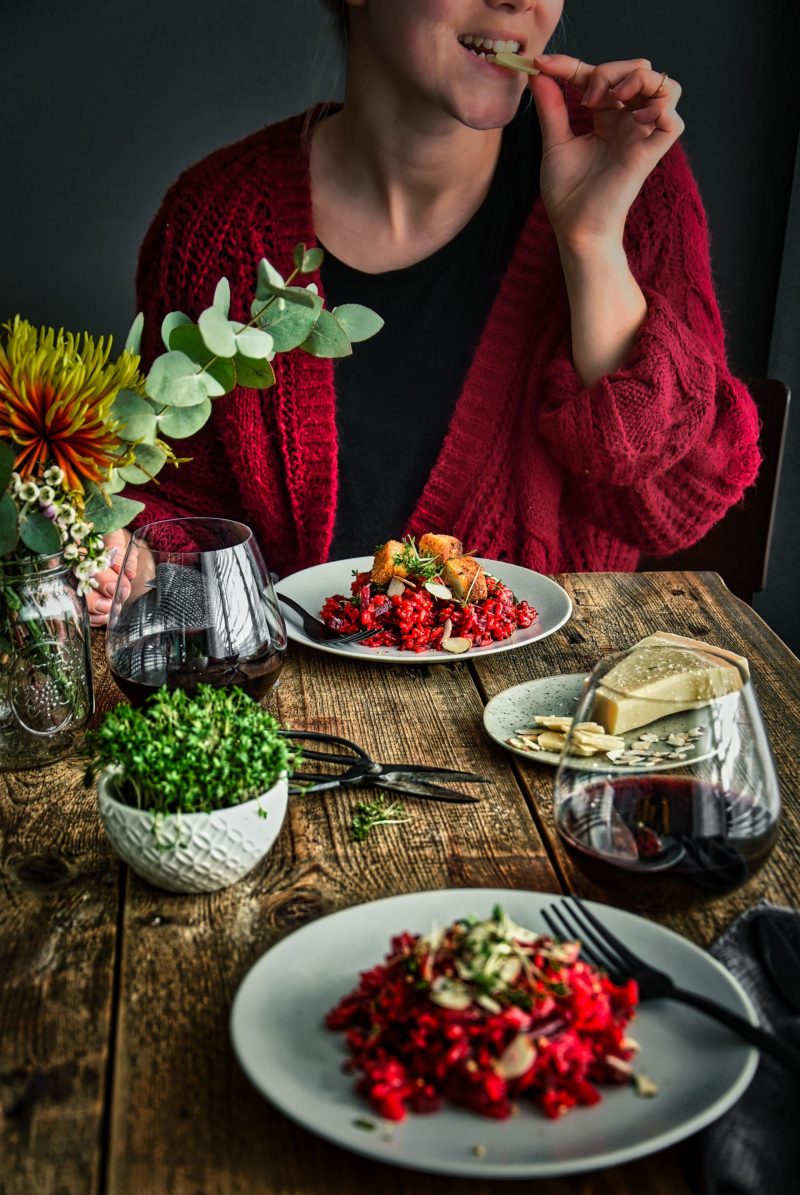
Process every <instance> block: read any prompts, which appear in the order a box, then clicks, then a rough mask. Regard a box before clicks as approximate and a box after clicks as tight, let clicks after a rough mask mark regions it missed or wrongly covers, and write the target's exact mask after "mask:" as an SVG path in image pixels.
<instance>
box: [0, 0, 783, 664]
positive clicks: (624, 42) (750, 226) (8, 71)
mask: <svg viewBox="0 0 800 1195" xmlns="http://www.w3.org/2000/svg"><path fill="white" fill-rule="evenodd" d="M654 8H655V9H656V11H653V10H654ZM798 11H800V6H798V4H797V0H706V2H705V3H703V4H698V3H697V2H696V0H670V3H668V4H663V5H658V6H654V5H648V6H644V5H634V4H631V3H630V2H629V0H628V2H626V0H611V2H608V0H606V2H605V3H603V4H597V3H596V0H567V13H566V16H565V20H564V22H563V27H562V29H561V30H560V32H559V34H558V41H559V48H563V49H565V50H566V51H567V52H574V53H576V54H577V55H578V56H579V57H581V58H583V59H585V60H586V61H602V60H609V59H612V58H620V57H629V56H637V55H643V56H646V57H649V58H651V59H652V61H653V63H654V64H655V65H656V66H658V68H659V69H662V70H664V69H666V70H668V71H669V73H670V75H672V76H674V77H675V78H677V79H679V80H680V81H681V82H682V83H683V85H684V99H683V101H682V103H681V110H682V112H683V113H684V115H685V119H686V123H687V131H686V134H685V136H684V144H685V146H686V148H687V150H688V152H689V155H690V157H691V160H692V163H693V165H694V168H695V171H696V173H697V175H698V178H699V181H700V185H701V189H702V191H703V194H704V196H705V199H706V204H707V207H708V211H709V220H710V224H711V230H712V251H713V262H714V269H715V276H716V280H717V285H718V291H719V296H720V301H721V305H722V308H723V312H724V315H725V319H726V324H727V327H728V332H729V343H730V354H731V358H732V361H733V363H734V365H735V367H736V368H737V370H738V371H739V372H741V373H751V374H754V375H763V374H765V373H766V372H767V369H768V364H769V361H770V342H771V338H772V329H773V317H774V310H775V300H776V293H777V290H778V281H779V274H780V265H781V255H782V250H783V245H784V235H785V228H786V215H787V208H788V204H789V196H790V193H791V180H792V173H793V168H794V160H795V151H796V147H797V133H798V118H797V112H798V104H797V97H796V91H797V84H796V78H797V71H796V58H797V50H798V48H800V47H798V15H797V14H798ZM318 12H319V9H318V6H317V3H316V0H238V2H237V3H236V4H235V5H220V4H218V3H217V4H214V3H211V2H210V0H162V2H161V3H159V4H156V3H155V2H152V3H147V2H146V0H144V2H143V0H138V2H137V3H133V2H132V0H111V2H109V0H105V3H101V2H100V0H77V2H75V3H70V4H67V3H65V2H64V0H37V3H36V4H33V3H28V2H27V0H0V16H2V30H3V36H2V42H1V43H0V113H2V129H3V132H2V159H0V160H2V163H3V168H2V181H1V182H0V319H5V318H6V317H7V316H8V315H11V314H12V313H13V312H15V311H20V312H21V313H23V314H24V315H25V316H27V318H29V319H31V320H33V321H34V322H46V323H55V324H62V323H63V324H66V325H67V326H68V327H70V328H72V329H76V330H77V329H83V328H86V329H87V330H89V331H92V332H95V333H104V332H112V333H114V335H115V336H117V337H120V336H122V335H124V333H125V331H126V330H127V327H128V325H129V323H130V320H131V318H132V316H133V314H134V311H133V303H134V299H133V285H132V279H133V272H134V266H135V259H136V251H137V248H138V244H139V242H140V240H141V237H142V235H143V233H144V231H145V228H146V226H147V223H148V221H149V219H150V217H151V215H152V214H153V212H154V211H155V209H156V207H157V204H158V201H159V199H160V197H161V195H162V194H163V192H164V190H165V189H166V187H167V186H168V185H169V183H170V182H171V181H172V180H173V179H174V177H175V176H176V174H177V173H178V172H179V170H181V169H182V168H183V167H184V166H186V165H188V164H189V163H191V162H193V161H196V160H197V159H198V158H199V157H201V156H202V155H203V154H204V153H206V152H207V151H209V150H211V149H213V148H215V147H216V146H218V145H221V144H223V143H225V142H227V141H232V140H235V139H236V138H237V137H240V136H243V135H245V134H246V133H248V132H250V131H252V130H253V129H255V128H258V127H259V126H260V125H263V124H266V123H269V122H270V121H273V120H276V119H279V118H280V117H282V116H286V115H288V114H290V113H293V112H298V111H300V110H302V109H303V108H304V107H306V106H307V105H308V103H309V102H310V101H311V100H313V99H321V98H328V97H331V96H334V95H336V94H338V90H339V87H340V77H339V74H340V73H339V68H338V55H337V51H336V47H335V44H334V42H333V39H332V38H331V36H330V34H329V32H328V31H327V29H323V27H322V25H321V23H320V21H319V18H318ZM798 218H800V214H799V215H798ZM794 246H795V252H797V237H796V236H795V240H794ZM796 277H797V271H796V269H795V270H794V272H793V273H792V272H791V271H786V270H785V271H784V282H783V290H784V295H785V294H786V291H787V288H788V287H790V286H791V284H792V279H793V278H796ZM795 329H796V324H795ZM794 339H795V340H796V339H797V336H796V331H795V335H794ZM791 340H792V336H791V332H790V331H788V330H786V329H784V332H783V333H782V340H781V345H782V346H783V347H782V348H781V351H780V352H778V351H777V350H776V351H774V352H773V358H772V362H773V368H774V369H777V368H779V367H780V368H782V369H783V371H784V372H785V373H786V372H791V370H792V369H793V368H794V366H793V364H792V362H796V360H797V358H796V356H795V355H793V354H792V352H791V351H788V350H787V348H786V345H787V344H790V342H791ZM787 380H789V381H790V382H791V381H793V382H794V383H795V393H796V403H795V412H794V416H793V421H792V428H791V434H790V452H789V456H788V459H787V462H786V468H785V472H784V480H783V485H782V490H781V505H780V508H779V516H778V526H777V529H776V542H775V550H774V554H773V562H772V566H771V573H770V583H769V588H768V590H767V592H766V593H765V594H764V595H763V596H762V598H761V599H760V601H759V609H760V610H761V611H762V613H763V614H764V616H765V617H766V618H767V620H768V621H769V622H770V623H771V625H773V626H774V627H775V629H776V630H777V631H778V633H779V634H780V635H781V636H782V637H783V638H784V639H785V640H786V641H787V642H789V643H791V644H792V645H793V646H794V647H795V650H798V649H799V648H800V619H798V613H797V606H798V603H797V600H796V598H795V595H794V592H793V584H794V580H795V578H796V577H797V576H798V573H800V534H799V531H800V528H799V527H798V517H799V515H798V511H797V509H796V507H797V505H798V504H797V502H796V496H797V494H798V475H800V442H798V441H800V434H798V429H799V428H800V414H799V413H798V408H800V377H798V378H796V379H794V378H787Z"/></svg>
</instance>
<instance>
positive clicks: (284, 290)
mask: <svg viewBox="0 0 800 1195" xmlns="http://www.w3.org/2000/svg"><path fill="white" fill-rule="evenodd" d="M314 298H315V296H314V295H312V294H310V293H309V292H308V291H307V290H306V288H305V287H304V286H278V285H277V283H274V282H272V281H271V280H270V279H269V278H262V277H261V275H260V274H259V280H258V289H257V290H256V299H264V300H265V301H266V300H268V299H275V300H276V301H278V302H280V300H281V299H283V300H285V301H286V302H287V303H299V304H300V305H301V307H313V306H314ZM270 310H271V306H270ZM253 314H255V313H253Z"/></svg>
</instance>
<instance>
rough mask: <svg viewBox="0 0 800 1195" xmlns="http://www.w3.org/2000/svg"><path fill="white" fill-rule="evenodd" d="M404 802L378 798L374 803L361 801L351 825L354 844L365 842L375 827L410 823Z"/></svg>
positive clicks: (355, 810)
mask: <svg viewBox="0 0 800 1195" xmlns="http://www.w3.org/2000/svg"><path fill="white" fill-rule="evenodd" d="M410 821H411V818H410V817H409V816H408V815H406V809H405V805H404V804H403V802H402V801H389V802H387V800H386V798H385V797H377V798H376V799H375V800H374V801H359V803H358V805H356V807H355V809H354V811H353V820H352V822H351V823H350V825H351V830H352V834H353V841H354V842H363V841H364V839H365V838H366V837H367V835H368V834H369V832H370V830H372V829H374V827H375V826H398V825H401V824H402V823H403V822H410Z"/></svg>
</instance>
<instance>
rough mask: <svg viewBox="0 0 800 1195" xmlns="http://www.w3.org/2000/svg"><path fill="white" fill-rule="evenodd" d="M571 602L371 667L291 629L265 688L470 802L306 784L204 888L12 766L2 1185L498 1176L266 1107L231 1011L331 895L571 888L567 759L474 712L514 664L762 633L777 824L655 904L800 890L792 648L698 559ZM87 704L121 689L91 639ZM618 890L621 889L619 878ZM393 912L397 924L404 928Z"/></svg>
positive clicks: (638, 1180)
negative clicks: (137, 851)
mask: <svg viewBox="0 0 800 1195" xmlns="http://www.w3.org/2000/svg"><path fill="white" fill-rule="evenodd" d="M557 579H558V580H559V581H560V582H561V583H562V584H563V585H564V586H565V587H566V588H567V589H568V591H569V592H570V595H571V597H572V600H573V602H574V606H575V610H574V615H573V618H572V619H571V621H570V622H569V623H568V624H567V625H566V626H565V627H563V628H562V629H561V630H560V631H559V632H557V633H556V634H555V635H553V636H551V637H550V638H548V639H545V640H542V641H540V642H539V643H536V644H532V645H530V646H527V647H525V648H522V649H520V650H519V651H513V652H508V653H505V654H500V655H497V656H493V657H490V658H488V659H484V660H479V661H478V662H475V661H470V662H469V663H465V662H461V661H459V662H458V663H454V664H449V665H436V666H432V667H431V666H427V667H426V666H422V667H419V666H402V665H398V666H391V667H385V666H380V667H376V666H374V665H369V664H358V663H356V662H354V661H351V660H338V659H336V658H335V657H334V656H332V655H329V654H322V653H316V652H312V651H308V650H304V649H299V648H296V647H292V650H291V652H290V659H289V662H288V664H287V667H286V668H285V670H284V674H283V678H282V681H281V686H280V689H279V690H278V691H277V693H276V694H274V695H273V696H272V697H271V698H270V699H269V705H270V708H272V709H273V711H274V712H275V713H276V714H277V715H278V716H279V717H280V718H281V720H282V721H284V722H285V723H287V724H289V725H291V726H294V727H296V728H300V727H302V728H306V729H319V730H326V731H333V732H335V733H339V734H342V735H344V736H346V737H348V738H352V739H354V740H355V741H357V742H359V743H360V744H361V745H362V746H364V747H365V748H366V749H367V750H368V751H369V752H370V753H371V754H372V755H373V757H374V758H377V759H379V760H381V761H382V762H389V761H407V762H426V761H429V762H435V763H436V764H438V765H441V766H448V767H458V768H465V769H469V770H474V771H477V772H480V773H482V774H484V775H487V776H490V777H491V781H492V783H491V785H486V786H481V789H480V790H478V789H476V790H475V791H476V792H478V791H479V793H480V795H481V797H482V800H481V802H480V804H479V805H476V806H445V805H436V804H433V803H429V802H423V801H413V800H411V799H409V800H408V801H407V810H408V811H409V812H410V813H411V814H412V815H413V820H412V821H411V822H409V823H407V824H406V825H403V826H400V827H385V828H382V829H381V830H379V831H377V832H375V833H374V834H373V835H372V836H371V837H370V839H369V840H368V842H367V843H366V844H359V843H354V842H352V841H351V837H350V829H349V827H350V818H351V815H352V809H353V806H354V804H355V803H356V802H357V801H358V800H359V799H362V798H363V797H365V796H374V795H375V790H370V789H362V790H360V791H359V790H353V791H351V792H337V791H333V792H324V793H320V794H308V795H306V796H300V797H294V798H292V800H291V802H290V806H289V812H288V814H287V819H286V822H285V824H284V828H283V830H282V832H281V835H280V837H279V839H278V841H277V843H276V845H275V847H274V849H273V851H272V852H271V854H270V855H269V856H268V858H267V860H266V861H265V862H264V863H263V864H262V865H261V866H259V867H257V868H256V869H255V870H254V871H253V872H252V873H251V874H250V875H249V876H247V877H246V878H245V879H244V880H243V881H241V882H240V883H239V884H236V885H234V886H233V887H231V888H229V889H227V890H225V891H223V892H220V893H216V894H211V895H207V896H197V897H191V896H175V895H171V894H168V893H165V892H160V891H158V890H156V889H154V888H152V887H151V886H150V885H148V884H147V883H145V882H144V881H142V880H139V879H138V878H137V877H136V876H135V875H133V874H131V873H129V872H128V870H127V869H126V868H124V867H121V866H118V864H117V862H116V859H115V857H114V855H113V853H112V851H111V850H110V848H109V847H108V845H107V843H106V841H105V839H104V836H103V833H102V829H101V827H100V824H99V821H98V818H97V814H96V808H95V800H94V796H93V794H92V793H91V792H89V791H88V790H86V789H84V788H83V787H82V784H81V780H80V775H81V769H80V766H79V764H78V763H77V762H76V761H74V760H71V761H65V762H62V763H60V764H56V765H53V766H52V767H50V768H49V769H47V770H46V771H43V772H40V773H23V772H20V773H15V774H11V773H6V774H5V775H3V776H0V888H1V890H2V906H0V977H2V980H0V1158H1V1159H2V1162H1V1163H0V1190H2V1191H3V1192H4V1195H5V1193H7V1195H33V1193H35V1195H50V1193H52V1195H83V1193H84V1192H86V1193H92V1195H93V1193H94V1192H108V1195H234V1193H239V1192H241V1193H244V1192H246V1193H247V1195H334V1193H335V1195H339V1193H340V1192H342V1193H348V1195H361V1193H363V1195H367V1192H369V1193H370V1195H372V1192H374V1191H380V1192H381V1193H383V1192H386V1193H387V1195H395V1193H396V1195H411V1192H412V1191H413V1192H414V1195H435V1193H438V1192H442V1193H444V1195H450V1193H452V1195H455V1193H456V1191H458V1192H459V1193H461V1192H464V1191H465V1190H466V1191H467V1192H472V1193H474V1195H489V1191H490V1190H494V1191H496V1190H497V1189H498V1184H496V1183H488V1182H482V1181H480V1180H472V1181H469V1180H455V1179H452V1180H448V1179H443V1178H441V1177H432V1176H427V1175H422V1174H418V1173H416V1172H410V1171H403V1170H399V1169H395V1168H392V1167H389V1166H381V1165H376V1164H375V1163H371V1162H368V1161H367V1160H365V1159H362V1158H358V1157H355V1156H353V1155H350V1154H349V1153H347V1152H345V1151H343V1150H341V1149H338V1148H336V1147H334V1146H332V1145H328V1144H326V1143H325V1142H323V1141H321V1140H318V1139H317V1138H316V1137H314V1136H313V1135H312V1134H310V1133H308V1132H306V1131H305V1130H303V1129H300V1128H298V1127H296V1126H295V1125H293V1124H292V1123H291V1122H289V1121H288V1120H287V1119H286V1118H285V1117H283V1116H282V1115H281V1114H280V1113H278V1112H277V1111H275V1110H273V1109H272V1108H271V1106H270V1105H269V1104H267V1103H266V1101H264V1100H263V1098H262V1097H261V1096H260V1095H259V1094H258V1093H257V1092H256V1091H254V1090H253V1089H252V1088H251V1087H250V1085H249V1083H248V1082H247V1080H246V1079H245V1078H244V1076H243V1075H242V1073H241V1071H240V1069H239V1067H238V1065H237V1063H236V1061H235V1059H234V1057H233V1053H232V1050H231V1046H230V1042H229V1033H228V1016H229V1012H230V1006H231V1002H232V999H233V996H234V994H235V992H236V989H237V987H238V985H239V983H240V982H241V980H242V979H243V977H244V976H245V974H246V973H247V971H248V969H249V968H250V967H251V966H252V964H253V963H254V962H255V961H256V959H257V958H258V957H259V956H260V955H261V954H263V952H264V951H265V950H266V949H268V948H269V947H270V945H272V944H273V943H274V942H276V941H278V940H279V939H280V938H281V937H283V936H284V935H285V934H287V933H289V932H291V931H292V930H293V929H295V928H297V927H299V926H301V925H303V924H305V923H306V922H307V921H309V920H312V919H314V918H317V917H319V916H322V915H324V914H325V913H327V912H331V911H334V910H336V909H340V908H344V907H347V906H349V905H354V904H358V903H361V902H363V901H368V900H371V899H374V898H377V897H381V896H386V895H391V894H394V893H398V892H409V891H415V890H419V889H430V888H441V887H481V886H489V887H514V888H532V889H538V890H544V891H558V890H559V889H560V888H561V887H562V886H563V882H564V880H565V879H566V880H567V881H568V882H569V883H570V884H575V886H576V887H578V888H579V889H580V890H582V891H587V892H590V893H591V894H592V895H599V896H600V898H601V899H606V900H608V899H609V896H608V894H607V893H605V894H602V893H596V892H592V891H591V889H590V888H589V887H587V883H586V881H585V879H583V877H581V876H579V875H578V874H577V873H574V872H573V869H572V867H571V864H570V861H569V858H568V857H567V856H566V855H565V854H564V853H563V851H562V849H561V847H560V845H559V843H558V841H557V838H556V836H555V833H554V827H553V815H552V781H553V771H552V769H549V768H546V767H544V766H542V765H540V764H534V763H531V764H528V762H527V761H525V760H522V759H519V758H518V757H516V756H513V755H512V754H511V753H508V752H505V751H504V750H503V749H502V748H500V747H498V746H496V745H495V744H494V743H492V742H491V741H490V740H489V739H488V737H487V736H486V735H485V733H484V731H483V726H482V710H483V704H484V703H485V701H486V700H488V699H489V698H490V697H492V696H493V695H494V694H496V693H498V692H500V691H502V690H503V689H505V688H507V687H508V686H509V685H513V684H518V683H520V682H521V681H524V680H529V679H532V678H534V677H543V676H548V675H553V674H555V673H567V672H585V671H587V670H588V669H589V668H590V667H591V666H592V665H593V664H594V663H595V662H596V660H597V659H598V658H599V657H600V656H601V655H603V654H605V653H606V652H608V651H612V650H617V649H619V648H621V647H625V646H627V645H628V644H630V643H632V642H634V641H635V640H636V639H638V638H640V637H642V635H644V634H646V633H649V632H652V631H654V630H659V629H663V630H672V631H676V632H679V633H682V634H687V635H692V636H695V637H698V638H703V639H706V640H708V641H709V642H715V643H718V644H720V645H721V646H726V647H731V648H734V649H736V650H739V651H740V652H742V654H745V655H747V656H748V658H749V659H750V660H751V664H752V666H753V673H754V677H755V680H756V686H757V689H758V692H759V696H760V698H761V702H762V706H763V709H764V714H765V719H766V722H767V726H768V730H769V733H770V736H771V739H772V744H773V748H774V750H775V755H776V759H777V762H778V766H779V770H780V774H781V780H782V788H783V799H784V822H783V827H782V831H781V835H780V838H779V841H778V845H777V847H776V849H775V851H774V852H773V854H772V856H771V858H770V860H769V862H768V863H767V864H766V866H765V867H764V868H763V869H762V870H761V871H760V872H759V873H758V875H757V876H756V877H755V878H754V879H753V880H752V881H751V882H750V884H748V885H747V886H746V887H745V888H743V889H741V890H740V891H738V892H736V893H734V894H733V895H731V896H726V897H724V898H717V899H716V900H714V901H709V902H705V903H703V902H701V903H699V904H696V905H693V906H692V907H691V908H685V909H680V910H671V911H658V912H657V911H652V912H650V914H649V915H651V916H654V917H657V918H658V919H659V920H661V921H663V922H664V923H665V924H669V925H671V926H673V928H676V929H678V930H679V931H681V932H683V933H685V934H687V936H689V937H691V938H693V939H694V940H696V941H698V942H701V943H708V942H709V941H710V940H711V939H712V938H713V937H714V936H715V935H716V934H717V933H718V932H719V930H720V929H721V928H722V927H723V926H725V925H726V924H728V922H729V921H730V920H731V919H732V917H733V916H735V914H736V913H737V912H738V911H739V910H740V909H741V908H744V907H745V906H747V905H749V904H751V903H752V902H753V901H754V900H757V899H759V898H760V897H761V896H768V897H769V898H770V899H773V900H776V901H779V902H782V903H787V904H793V905H800V866H799V865H800V814H799V812H798V801H797V795H798V781H799V780H800V765H799V764H798V755H799V754H800V753H799V752H798V732H797V722H798V717H800V664H798V661H797V660H796V659H795V657H794V656H792V654H791V653H790V652H789V651H788V649H787V648H786V647H785V646H784V645H783V644H781V643H780V641H779V640H778V639H777V638H776V637H775V636H774V635H773V634H772V632H770V631H769V629H768V628H767V627H766V626H765V624H764V623H763V622H761V620H760V619H759V618H758V617H757V615H755V614H754V613H753V611H752V610H751V609H750V608H749V607H746V606H744V605H743V604H742V603H740V602H738V600H737V599H735V598H733V597H732V596H731V595H730V594H729V593H728V591H727V590H726V589H725V587H724V585H722V583H721V582H720V581H719V579H718V578H716V577H715V576H713V575H709V574H670V573H658V574H644V575H642V574H638V575H637V574H630V575H618V574H595V575H573V576H569V577H560V578H557ZM95 646H96V681H97V684H96V690H97V701H98V709H99V710H102V709H105V708H108V707H109V705H111V704H112V703H114V702H115V701H117V700H119V695H118V694H117V692H116V690H115V689H114V687H113V685H112V683H111V682H110V680H109V678H108V674H107V671H106V670H105V666H104V662H103V655H102V642H101V641H100V640H99V638H98V642H97V643H96V645H95ZM614 903H619V904H625V903H626V902H625V901H624V900H623V899H621V896H620V898H619V899H615V901H614ZM398 928H401V927H398ZM680 1157H681V1155H680V1153H679V1151H677V1150H670V1151H665V1152H662V1153H661V1154H658V1155H656V1156H654V1157H652V1158H649V1159H645V1160H643V1161H641V1162H638V1163H632V1164H631V1165H629V1166H626V1167H622V1168H615V1169H612V1170H608V1171H605V1172H603V1173H602V1174H600V1173H594V1174H591V1175H586V1176H583V1177H581V1176H578V1177H575V1178H572V1179H564V1180H560V1181H559V1180H552V1181H542V1182H538V1183H533V1184H531V1183H522V1182H520V1183H517V1182H508V1183H506V1182H504V1183H503V1184H502V1189H503V1190H504V1191H508V1192H509V1193H510V1195H514V1193H516V1192H522V1191H523V1190H524V1191H528V1192H530V1191H531V1190H536V1191H537V1192H538V1193H539V1195H568V1193H569V1195H579V1193H580V1195H589V1193H590V1192H591V1193H592V1195H629V1193H630V1195H633V1193H634V1192H636V1193H638V1192H642V1191H647V1192H648V1193H650V1192H652V1193H653V1195H682V1193H684V1195H685V1193H686V1192H687V1191H688V1190H689V1189H690V1186H691V1183H689V1184H688V1185H687V1182H686V1181H685V1180H684V1177H683V1175H682V1172H681V1167H680Z"/></svg>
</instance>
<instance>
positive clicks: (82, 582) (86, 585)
mask: <svg viewBox="0 0 800 1195" xmlns="http://www.w3.org/2000/svg"><path fill="white" fill-rule="evenodd" d="M99 588H100V582H99V581H97V580H95V578H94V577H85V578H80V579H79V580H78V593H79V594H81V596H84V595H85V594H87V593H91V592H92V590H93V589H99Z"/></svg>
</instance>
